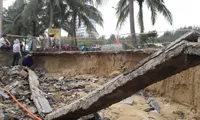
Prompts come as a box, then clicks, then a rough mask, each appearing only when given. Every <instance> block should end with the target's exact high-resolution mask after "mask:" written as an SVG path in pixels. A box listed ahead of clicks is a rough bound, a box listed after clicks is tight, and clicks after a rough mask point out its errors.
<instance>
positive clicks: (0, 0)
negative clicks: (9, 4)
mask: <svg viewBox="0 0 200 120" xmlns="http://www.w3.org/2000/svg"><path fill="white" fill-rule="evenodd" d="M2 23H3V0H0V35H2V34H3V33H2V32H3V31H2Z"/></svg>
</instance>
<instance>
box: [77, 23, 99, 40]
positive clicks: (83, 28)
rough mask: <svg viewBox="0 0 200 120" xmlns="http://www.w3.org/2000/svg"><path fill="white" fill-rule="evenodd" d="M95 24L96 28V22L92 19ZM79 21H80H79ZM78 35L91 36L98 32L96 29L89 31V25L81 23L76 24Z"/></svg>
mask: <svg viewBox="0 0 200 120" xmlns="http://www.w3.org/2000/svg"><path fill="white" fill-rule="evenodd" d="M90 21H91V23H92V24H93V26H94V27H95V28H96V22H95V21H94V20H90ZM77 23H78V22H77ZM76 35H77V36H78V37H90V36H95V37H96V36H97V35H98V34H97V33H96V32H95V31H87V27H86V26H85V25H84V24H83V23H81V25H80V26H78V24H77V25H76Z"/></svg>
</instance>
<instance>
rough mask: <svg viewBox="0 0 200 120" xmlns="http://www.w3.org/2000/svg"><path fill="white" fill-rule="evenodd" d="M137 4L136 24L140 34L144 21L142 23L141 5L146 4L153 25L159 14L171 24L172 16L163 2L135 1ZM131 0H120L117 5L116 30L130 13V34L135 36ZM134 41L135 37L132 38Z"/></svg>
mask: <svg viewBox="0 0 200 120" xmlns="http://www.w3.org/2000/svg"><path fill="white" fill-rule="evenodd" d="M136 1H137V2H138V4H139V13H138V15H139V16H138V22H139V25H140V30H141V31H140V32H141V33H143V32H144V21H143V3H144V2H146V3H147V6H148V8H149V9H150V11H151V21H152V24H153V25H154V24H155V22H156V17H157V13H158V12H159V13H161V14H162V15H163V16H164V17H165V18H166V19H167V20H168V21H169V22H170V24H172V21H173V20H172V14H171V12H170V11H169V10H168V9H167V7H166V6H165V3H164V0H136ZM133 3H134V2H133V0H120V1H119V2H118V5H117V12H116V13H117V15H118V22H117V28H121V26H122V25H123V23H124V22H125V20H126V19H127V17H128V15H129V13H130V25H131V29H132V30H131V34H134V35H135V31H134V29H135V28H134V25H133V24H134V5H133ZM132 9H133V10H132ZM132 37H133V39H134V40H135V38H136V37H135V36H132Z"/></svg>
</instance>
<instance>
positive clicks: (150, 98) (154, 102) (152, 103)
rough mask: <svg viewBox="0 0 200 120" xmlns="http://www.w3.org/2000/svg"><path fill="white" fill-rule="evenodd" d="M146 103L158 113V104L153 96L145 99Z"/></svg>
mask: <svg viewBox="0 0 200 120" xmlns="http://www.w3.org/2000/svg"><path fill="white" fill-rule="evenodd" d="M147 104H149V105H150V106H151V107H153V108H154V109H155V110H156V111H157V112H158V113H160V105H159V104H158V102H157V101H156V100H155V98H153V97H149V98H148V100H147Z"/></svg>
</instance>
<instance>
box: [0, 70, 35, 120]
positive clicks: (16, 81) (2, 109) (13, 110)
mask: <svg viewBox="0 0 200 120" xmlns="http://www.w3.org/2000/svg"><path fill="white" fill-rule="evenodd" d="M22 71H23V68H22V67H20V66H17V67H13V68H8V67H1V68H0V79H1V80H0V119H22V118H23V120H29V119H30V118H31V117H30V116H29V115H28V114H27V113H26V112H24V111H23V109H21V108H20V107H19V105H18V104H16V103H15V101H14V100H13V99H12V98H11V97H10V96H9V95H8V94H7V93H6V92H5V91H4V89H7V90H9V91H10V92H11V94H12V95H13V96H15V98H16V99H17V100H18V101H19V102H20V103H22V104H23V105H24V106H25V107H26V108H27V109H29V110H30V111H31V112H32V113H34V114H36V113H37V109H36V107H35V105H34V104H33V102H32V101H31V92H30V89H29V82H28V80H27V79H26V77H25V76H24V75H23V74H22Z"/></svg>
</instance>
